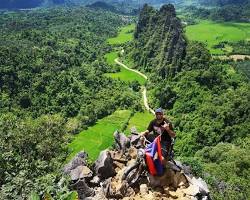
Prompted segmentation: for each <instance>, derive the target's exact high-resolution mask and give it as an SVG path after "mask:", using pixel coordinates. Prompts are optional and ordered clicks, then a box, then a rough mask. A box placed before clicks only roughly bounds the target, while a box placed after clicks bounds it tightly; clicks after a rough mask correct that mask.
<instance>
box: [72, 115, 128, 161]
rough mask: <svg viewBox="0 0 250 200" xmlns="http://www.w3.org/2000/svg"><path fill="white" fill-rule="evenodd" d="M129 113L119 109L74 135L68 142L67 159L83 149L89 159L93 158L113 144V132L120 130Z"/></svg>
mask: <svg viewBox="0 0 250 200" xmlns="http://www.w3.org/2000/svg"><path fill="white" fill-rule="evenodd" d="M130 115H131V111H130V110H119V111H116V112H114V113H113V114H112V115H109V116H107V117H105V118H103V119H101V120H98V121H97V123H96V125H94V126H92V127H89V128H88V129H87V130H84V131H82V132H81V133H79V134H78V135H76V136H75V138H74V140H73V141H72V142H71V143H70V144H69V148H70V150H71V153H70V155H69V157H68V160H70V159H72V158H73V157H74V156H75V155H76V154H77V153H78V152H80V151H82V150H85V151H86V152H87V153H88V154H89V158H90V160H92V161H93V160H95V159H96V158H97V157H98V155H99V153H100V151H102V150H104V149H106V148H108V147H110V146H111V145H112V144H113V141H114V140H113V133H114V131H115V130H117V129H118V130H120V129H121V128H122V127H123V126H124V123H126V122H127V120H128V119H129V117H130Z"/></svg>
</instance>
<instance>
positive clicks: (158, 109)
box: [155, 108, 163, 113]
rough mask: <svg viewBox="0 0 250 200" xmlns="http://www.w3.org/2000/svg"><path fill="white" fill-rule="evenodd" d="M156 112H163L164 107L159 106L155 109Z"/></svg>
mask: <svg viewBox="0 0 250 200" xmlns="http://www.w3.org/2000/svg"><path fill="white" fill-rule="evenodd" d="M155 113H163V110H162V108H157V109H156V110H155Z"/></svg>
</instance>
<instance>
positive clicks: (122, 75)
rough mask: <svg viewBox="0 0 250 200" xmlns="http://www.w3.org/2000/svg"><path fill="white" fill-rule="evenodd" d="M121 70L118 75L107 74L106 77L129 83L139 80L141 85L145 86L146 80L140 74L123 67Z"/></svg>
mask: <svg viewBox="0 0 250 200" xmlns="http://www.w3.org/2000/svg"><path fill="white" fill-rule="evenodd" d="M120 69H121V71H120V72H118V73H106V74H105V75H106V76H108V77H111V78H114V79H120V80H121V81H125V82H127V83H129V82H132V81H136V80H137V81H138V82H139V83H140V84H141V85H144V84H145V82H146V80H145V79H144V78H143V77H142V76H140V75H139V74H137V73H135V72H132V71H130V70H128V69H125V68H123V67H120Z"/></svg>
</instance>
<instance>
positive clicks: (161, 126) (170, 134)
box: [141, 108, 176, 161]
mask: <svg viewBox="0 0 250 200" xmlns="http://www.w3.org/2000/svg"><path fill="white" fill-rule="evenodd" d="M151 132H153V134H151ZM160 134H161V146H162V148H163V149H164V150H163V151H162V155H163V157H164V158H163V160H164V161H167V160H168V153H169V149H170V146H171V142H172V139H171V138H174V137H175V136H176V134H175V132H174V131H173V126H172V123H171V122H170V121H169V120H168V119H166V118H165V116H164V114H163V110H162V109H161V108H158V109H156V110H155V119H153V120H152V121H151V122H150V123H149V126H148V128H147V130H146V131H144V132H141V136H145V137H146V139H147V140H149V141H150V142H153V141H154V139H155V138H156V137H157V136H159V135H160Z"/></svg>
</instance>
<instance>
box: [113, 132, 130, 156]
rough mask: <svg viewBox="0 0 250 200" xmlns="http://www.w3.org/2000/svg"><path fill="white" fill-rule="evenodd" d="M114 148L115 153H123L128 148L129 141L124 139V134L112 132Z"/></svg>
mask: <svg viewBox="0 0 250 200" xmlns="http://www.w3.org/2000/svg"><path fill="white" fill-rule="evenodd" d="M114 139H115V148H116V150H117V151H121V152H122V153H124V152H125V151H126V150H127V148H129V146H130V140H129V138H127V137H126V135H125V134H124V133H120V132H119V131H115V132H114Z"/></svg>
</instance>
